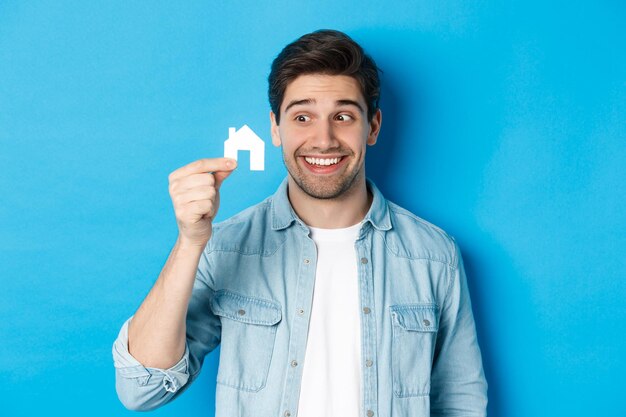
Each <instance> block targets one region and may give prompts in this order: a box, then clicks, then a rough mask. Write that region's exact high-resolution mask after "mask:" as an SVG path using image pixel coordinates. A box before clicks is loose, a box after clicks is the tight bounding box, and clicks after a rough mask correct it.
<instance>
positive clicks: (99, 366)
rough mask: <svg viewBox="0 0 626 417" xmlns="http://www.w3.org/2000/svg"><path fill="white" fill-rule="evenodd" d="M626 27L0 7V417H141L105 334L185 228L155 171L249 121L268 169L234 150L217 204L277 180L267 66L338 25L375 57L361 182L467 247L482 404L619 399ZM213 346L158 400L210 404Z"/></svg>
mask: <svg viewBox="0 0 626 417" xmlns="http://www.w3.org/2000/svg"><path fill="white" fill-rule="evenodd" d="M173 3H176V4H173ZM260 3H264V4H260ZM625 21H626V7H624V5H623V3H622V2H618V1H596V2H584V1H578V0H576V1H567V2H549V4H547V2H542V1H528V0H527V1H508V2H478V1H420V2H405V1H397V2H382V1H376V2H364V1H353V0H349V1H344V2H330V1H316V2H302V1H301V2H287V1H284V2H252V1H250V2H242V1H231V2H201V1H195V2H191V1H190V2H184V3H183V2H165V1H163V2H126V1H124V2H123V1H106V2H84V1H40V2H25V1H6V0H5V1H2V2H0V279H1V283H0V318H1V320H0V414H1V415H3V416H11V417H13V416H40V415H65V416H83V415H86V414H88V415H91V416H112V415H115V416H124V415H131V414H133V413H131V412H129V411H126V410H125V409H124V408H123V407H122V405H121V404H120V403H119V402H118V400H117V398H116V395H115V390H114V373H113V365H112V360H111V353H110V350H111V344H112V342H113V340H114V339H115V337H116V336H117V332H118V330H119V327H120V326H121V324H122V323H123V321H124V320H125V319H126V318H127V317H128V316H130V315H131V314H132V313H133V312H134V311H135V309H136V308H137V307H138V305H139V304H140V302H141V300H142V299H143V297H144V296H145V295H146V294H147V292H148V290H149V289H150V287H151V285H152V284H153V282H154V281H155V279H156V277H157V275H158V273H159V271H160V269H161V267H162V265H163V263H164V262H165V259H166V257H167V254H168V252H169V250H170V248H171V246H172V245H173V243H174V241H175V238H176V234H177V228H176V223H175V219H174V216H173V210H172V207H171V203H170V200H169V195H168V191H167V176H168V174H169V173H170V172H171V171H173V170H174V169H176V168H178V167H180V166H182V165H184V164H186V163H188V162H191V161H193V160H195V159H198V158H201V157H213V156H220V155H221V154H222V152H223V147H222V146H223V141H224V140H225V139H226V138H227V136H228V127H230V126H233V127H240V126H241V125H243V124H244V123H246V124H248V125H249V126H250V127H251V128H252V129H253V130H254V131H255V132H256V133H257V134H259V135H260V136H261V137H262V138H263V139H264V140H266V143H267V158H266V166H267V169H266V171H264V172H261V173H257V172H251V171H249V170H248V165H247V162H246V161H242V163H241V165H240V168H239V169H238V170H237V172H235V173H234V174H233V175H232V176H231V177H230V178H229V179H228V180H227V182H225V183H224V186H223V187H222V207H221V211H220V215H219V217H220V219H224V218H227V217H229V216H231V215H232V214H234V213H236V212H237V211H239V210H241V209H243V208H245V207H247V206H249V205H251V204H254V203H256V202H258V201H260V200H261V199H263V198H264V197H265V196H267V195H269V194H270V193H273V191H274V190H275V188H276V186H277V185H278V184H279V182H280V180H281V179H282V178H283V177H284V175H285V169H284V167H283V165H282V160H281V156H280V152H279V150H278V149H277V148H274V147H272V146H271V144H270V136H269V120H268V112H269V105H268V103H267V98H266V88H267V85H266V77H267V74H268V72H269V66H270V63H271V61H272V59H273V58H274V56H275V55H276V54H277V53H278V52H279V51H280V49H281V48H282V47H283V46H284V45H285V44H287V43H288V42H290V41H292V40H294V39H295V38H296V37H298V36H300V35H302V34H304V33H306V32H309V31H312V30H315V29H319V28H336V29H340V30H343V31H346V32H347V33H348V34H349V35H351V36H353V37H354V38H355V39H356V40H357V41H358V42H360V43H361V44H362V45H363V46H364V47H365V48H366V50H367V51H368V52H369V53H370V54H371V55H372V56H373V57H374V58H375V59H376V61H377V63H378V64H379V66H380V67H381V68H382V69H383V71H384V75H383V83H384V84H383V85H384V86H383V99H382V109H383V115H384V117H383V119H384V121H383V129H382V136H381V138H380V140H379V143H378V144H377V145H376V146H375V147H373V148H369V154H368V174H369V176H370V177H371V178H373V179H374V180H375V181H376V182H377V184H378V185H379V187H380V188H381V189H382V190H383V192H384V193H385V194H386V196H387V197H388V198H389V199H391V200H394V201H395V202H397V203H399V204H400V205H402V206H404V207H406V208H408V209H410V210H411V211H413V212H415V213H417V214H418V215H420V216H421V217H423V218H425V219H427V220H429V221H431V222H433V223H435V224H437V225H439V226H440V227H442V228H444V229H445V230H447V231H448V232H449V233H450V234H452V235H454V236H455V237H456V238H457V240H458V241H459V243H460V245H461V248H462V250H463V253H464V258H465V262H466V265H467V269H468V276H469V280H470V290H471V294H472V299H473V303H474V311H475V317H476V320H477V325H478V332H479V338H480V343H481V347H482V350H483V356H484V361H485V371H486V374H487V378H488V381H489V383H490V387H489V393H490V404H489V412H490V415H491V416H496V417H499V416H503V417H504V416H507V417H528V416H533V417H542V416H546V417H548V416H550V417H552V416H590V415H597V416H624V415H626V405H625V403H624V401H623V389H624V377H623V376H624V374H626V337H624V333H625V332H626V320H625V319H626V314H625V313H626V308H625V303H624V301H625V296H626V279H625V278H626V274H625V270H626V256H625V255H624V247H625V246H626V215H625V212H626V211H625V210H624V204H625V203H626V192H625V187H624V184H623V182H624V180H625V179H626V172H625V167H626V54H624V51H625V50H626V48H625V46H626V42H625V39H626V31H625V30H624V26H623V25H624V22H625ZM216 360H217V351H216V352H214V353H212V354H211V355H210V356H209V357H208V358H207V362H206V365H205V368H204V370H203V372H202V375H201V377H200V379H199V380H197V381H196V382H195V383H194V385H193V386H192V387H191V388H190V389H189V390H188V391H187V392H186V393H185V394H184V395H183V396H181V397H180V398H179V399H177V400H176V401H175V402H173V403H171V404H169V405H167V406H166V407H165V408H162V409H160V410H159V411H156V412H154V413H153V415H155V416H179V415H186V416H208V415H213V410H214V408H213V407H214V405H213V402H214V387H215V385H214V381H215V373H216V364H217V362H216Z"/></svg>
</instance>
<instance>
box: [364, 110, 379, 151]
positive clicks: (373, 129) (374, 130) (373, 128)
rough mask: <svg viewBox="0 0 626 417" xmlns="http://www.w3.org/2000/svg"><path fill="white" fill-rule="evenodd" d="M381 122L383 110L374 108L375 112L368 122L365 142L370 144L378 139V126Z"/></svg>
mask: <svg viewBox="0 0 626 417" xmlns="http://www.w3.org/2000/svg"><path fill="white" fill-rule="evenodd" d="M382 123H383V112H382V111H380V109H378V110H376V114H374V116H373V117H372V121H371V122H370V133H369V134H368V135H367V144H368V145H370V146H372V145H374V144H375V143H376V141H377V140H378V134H379V133H380V126H381V125H382Z"/></svg>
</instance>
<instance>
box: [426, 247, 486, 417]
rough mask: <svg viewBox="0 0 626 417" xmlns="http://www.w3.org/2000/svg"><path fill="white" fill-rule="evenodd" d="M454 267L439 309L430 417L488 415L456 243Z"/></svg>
mask: <svg viewBox="0 0 626 417" xmlns="http://www.w3.org/2000/svg"><path fill="white" fill-rule="evenodd" d="M454 250H455V252H456V259H457V262H456V265H454V267H452V268H451V270H450V282H449V286H448V291H447V295H446V298H445V300H444V304H443V306H442V309H441V316H440V323H439V333H438V335H437V345H436V348H435V355H434V358H433V369H432V374H431V390H430V394H431V395H430V400H431V416H446V417H452V416H464V417H468V416H472V417H483V416H486V415H487V381H486V379H485V375H484V372H483V366H482V358H481V353H480V348H479V346H478V340H477V337H476V328H475V323H474V316H473V314H472V306H471V301H470V296H469V291H468V287H467V279H466V276H465V269H464V267H463V261H462V259H461V253H460V251H459V248H458V246H457V245H456V243H455V244H454Z"/></svg>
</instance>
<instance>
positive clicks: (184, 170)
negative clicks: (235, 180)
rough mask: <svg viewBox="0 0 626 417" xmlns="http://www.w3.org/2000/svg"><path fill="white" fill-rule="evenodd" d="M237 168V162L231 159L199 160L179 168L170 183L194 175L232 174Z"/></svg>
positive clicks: (170, 177) (171, 176)
mask: <svg viewBox="0 0 626 417" xmlns="http://www.w3.org/2000/svg"><path fill="white" fill-rule="evenodd" d="M236 167H237V161H235V160H234V159H231V158H205V159H198V160H197V161H194V162H192V163H190V164H187V165H185V166H184V167H181V168H178V169H177V170H176V171H174V172H172V173H171V174H170V176H169V179H170V181H174V180H177V179H180V178H183V177H187V176H189V175H193V174H200V173H203V172H222V171H224V172H230V171H232V170H233V169H235V168H236Z"/></svg>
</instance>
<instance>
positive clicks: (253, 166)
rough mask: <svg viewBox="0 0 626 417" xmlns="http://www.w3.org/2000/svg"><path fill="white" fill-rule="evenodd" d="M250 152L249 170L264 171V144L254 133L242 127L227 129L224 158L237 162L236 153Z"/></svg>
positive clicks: (244, 126)
mask: <svg viewBox="0 0 626 417" xmlns="http://www.w3.org/2000/svg"><path fill="white" fill-rule="evenodd" d="M240 150H241V151H250V170H251V171H263V170H264V169H265V142H263V139H261V138H260V137H258V136H257V134H256V133H254V132H253V131H252V129H250V128H249V127H248V125H243V126H242V127H241V128H240V129H239V130H237V131H236V130H235V128H234V127H229V128H228V139H226V140H225V141H224V157H226V158H233V159H234V160H237V151H240Z"/></svg>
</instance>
